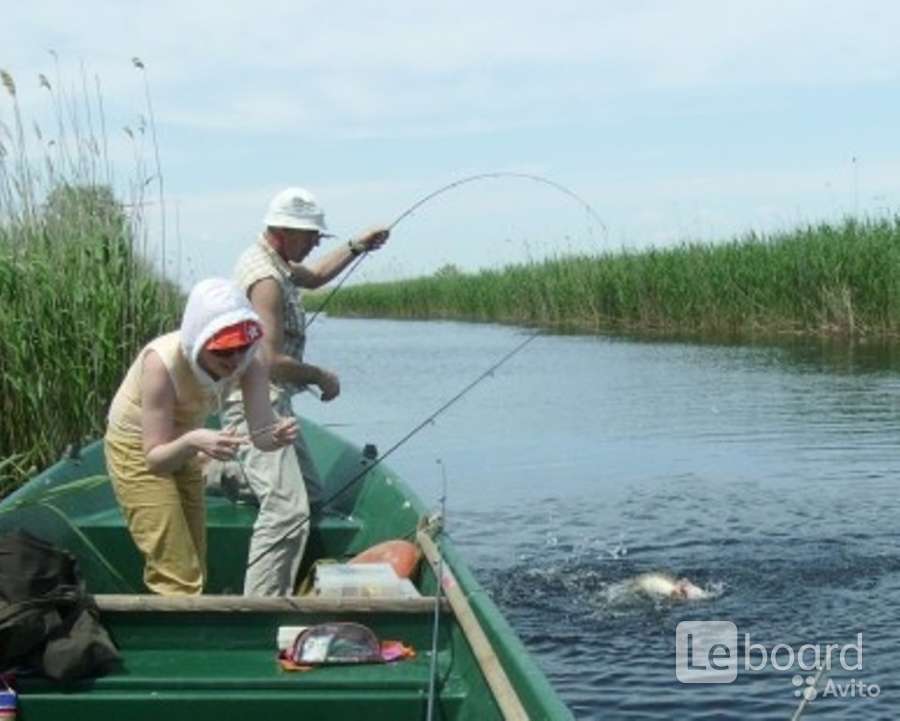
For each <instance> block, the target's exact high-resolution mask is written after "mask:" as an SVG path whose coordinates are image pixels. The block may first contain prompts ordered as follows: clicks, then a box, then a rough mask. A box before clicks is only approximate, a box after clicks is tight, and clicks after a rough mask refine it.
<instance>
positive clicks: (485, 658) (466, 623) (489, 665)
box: [416, 531, 528, 721]
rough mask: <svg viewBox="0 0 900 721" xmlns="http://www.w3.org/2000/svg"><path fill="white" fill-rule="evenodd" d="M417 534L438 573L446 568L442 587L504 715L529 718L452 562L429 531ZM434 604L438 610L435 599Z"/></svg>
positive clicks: (519, 719) (509, 719)
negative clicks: (451, 566)
mask: <svg viewBox="0 0 900 721" xmlns="http://www.w3.org/2000/svg"><path fill="white" fill-rule="evenodd" d="M416 538H417V540H418V542H419V546H421V547H422V551H423V552H424V553H425V558H427V559H428V563H430V564H431V567H432V569H434V574H435V576H437V575H438V567H439V566H440V567H441V569H442V572H443V578H442V579H441V588H443V589H444V593H445V594H446V595H447V599H448V600H449V601H450V607H451V608H452V609H453V613H454V614H455V615H456V620H457V621H458V622H459V625H460V627H461V628H462V630H463V633H464V634H465V636H466V639H467V640H468V642H469V646H471V647H472V653H473V654H474V655H475V659H476V660H477V661H478V665H479V666H480V667H481V671H482V673H483V674H484V677H485V679H486V680H487V682H488V686H490V688H491V691H492V692H493V694H494V698H495V699H496V700H497V705H498V706H500V711H501V713H502V714H503V718H504V719H506V720H507V721H528V713H527V712H526V711H525V707H524V706H523V705H522V702H521V701H520V700H519V696H518V694H517V693H516V690H515V689H514V688H513V685H512V683H510V680H509V677H508V676H507V675H506V671H504V670H503V665H502V664H501V663H500V659H499V658H497V654H496V653H494V648H493V647H492V646H491V642H490V640H489V639H488V637H487V636H486V635H485V633H484V630H483V629H482V628H481V624H480V623H479V622H478V618H477V617H476V616H475V612H474V611H473V610H472V606H471V605H470V604H469V599H467V598H466V595H465V594H464V593H463V591H462V589H461V588H460V587H459V584H458V583H457V582H456V577H455V576H454V575H453V571H452V570H451V569H450V566H448V565H447V564H446V563H443V564H441V562H440V561H441V556H440V551H439V550H438V547H437V545H436V544H435V542H434V541H432V540H431V537H430V536H429V535H428V534H427V533H424V532H422V531H419V533H418V534H417V535H416ZM431 608H432V610H434V600H433V599H432V606H431Z"/></svg>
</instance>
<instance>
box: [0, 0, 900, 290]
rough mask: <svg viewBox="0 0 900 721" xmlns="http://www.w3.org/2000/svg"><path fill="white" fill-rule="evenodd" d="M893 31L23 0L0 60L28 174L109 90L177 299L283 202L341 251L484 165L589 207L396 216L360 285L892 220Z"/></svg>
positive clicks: (753, 11) (228, 258)
mask: <svg viewBox="0 0 900 721" xmlns="http://www.w3.org/2000/svg"><path fill="white" fill-rule="evenodd" d="M898 28H900V4H897V3H894V2H882V1H881V0H857V2H849V1H848V2H830V1H828V0H818V1H815V2H813V1H806V0H778V1H770V0H752V1H747V2H743V1H740V0H735V1H732V2H723V1H722V0H717V1H707V0H696V1H692V0H683V1H681V2H676V1H675V0H671V1H669V2H655V1H650V0H648V1H641V0H635V1H634V2H611V1H594V2H588V1H576V0H554V1H553V2H534V1H529V0H516V2H509V1H507V0H496V1H493V2H471V1H469V0H458V1H457V2H453V3H447V2H426V3H423V2H421V1H419V2H409V1H408V0H392V1H391V2H362V1H354V0H347V1H346V2H333V1H332V2H308V1H304V0H293V1H292V2H289V3H287V2H268V3H250V2H244V1H243V0H234V1H230V2H227V3H222V2H210V1H209V0H190V1H189V2H183V1H182V2H171V1H168V0H159V1H157V2H152V3H148V2H141V3H136V2H128V1H121V2H111V1H110V2H96V1H92V0H86V1H85V2H81V3H71V2H68V1H67V2H50V1H49V0H35V1H34V2H30V3H18V4H14V3H7V4H6V7H5V8H4V13H3V20H2V24H0V69H3V70H5V71H7V72H8V73H10V75H11V76H12V77H13V78H14V80H15V82H16V86H17V102H18V108H19V112H20V113H21V116H22V117H23V119H24V124H25V128H26V135H27V137H28V142H29V149H30V153H31V154H32V156H34V157H38V156H40V152H42V146H41V143H44V144H46V143H48V142H49V141H50V140H52V139H53V138H54V128H55V121H54V119H53V117H54V116H53V105H52V102H51V101H52V97H57V98H59V97H62V95H67V96H68V97H69V99H70V101H69V104H68V106H67V107H76V108H77V107H78V105H79V103H78V98H80V97H81V93H82V92H83V91H82V89H83V87H84V86H87V88H88V92H89V94H90V95H91V97H95V95H96V93H95V88H96V87H97V86H98V85H99V87H100V88H101V92H100V95H101V97H102V106H103V112H102V120H103V122H102V126H103V127H104V128H105V131H106V132H105V134H102V136H103V138H104V143H105V145H106V147H107V148H108V155H109V165H110V167H111V179H112V182H113V185H114V187H115V188H116V192H117V194H118V195H119V196H120V197H121V198H123V200H126V201H127V200H129V199H134V198H135V197H136V196H135V191H134V188H135V187H140V186H144V183H146V185H145V186H144V190H143V193H141V194H140V199H141V201H142V202H143V203H144V205H143V209H144V214H145V219H146V227H147V233H148V236H149V242H148V254H150V255H151V256H152V257H153V259H154V261H155V262H157V263H160V264H162V263H163V255H162V252H163V251H162V238H163V227H165V239H166V242H165V262H164V265H165V268H166V271H167V273H168V274H169V275H171V276H173V277H177V278H178V279H179V280H180V281H181V282H182V284H184V285H185V286H188V285H190V283H192V282H194V281H196V280H198V279H199V278H202V277H205V276H209V275H226V276H227V275H230V274H231V272H232V268H233V264H234V261H235V260H236V258H237V256H238V255H239V254H240V252H241V251H242V250H243V248H244V247H246V246H247V245H248V244H249V243H251V242H252V241H253V239H254V238H255V237H256V235H257V234H258V233H259V231H260V229H261V220H262V217H263V214H264V212H265V208H266V205H267V203H268V201H269V199H270V198H271V196H272V195H274V194H275V193H276V192H277V191H278V190H280V189H282V188H284V187H286V186H292V185H298V186H303V187H306V188H308V189H309V190H311V191H312V192H313V193H314V194H316V196H317V197H318V198H319V200H320V202H321V204H322V205H323V207H324V209H325V212H326V218H327V221H328V223H329V226H330V227H331V228H332V229H333V230H334V231H335V232H336V233H337V234H338V235H339V237H340V238H342V239H343V238H348V237H351V236H352V235H354V234H356V233H358V232H360V231H362V230H364V229H366V228H368V227H372V226H375V225H379V224H385V225H387V224H390V223H392V222H393V221H394V220H395V219H396V218H398V217H399V216H400V215H401V214H402V213H403V212H404V211H405V210H407V209H408V208H409V207H410V206H412V205H413V204H414V203H415V202H417V201H418V200H420V199H421V198H423V197H425V196H426V195H428V194H429V193H431V192H432V191H434V190H436V189H438V188H441V187H442V186H444V185H447V184H449V183H453V182H454V181H457V180H459V179H461V178H465V177H467V176H470V175H474V174H480V173H489V172H508V173H521V174H530V175H538V176H541V177H545V178H547V179H549V180H551V181H553V182H555V183H558V184H560V185H562V186H564V187H565V188H567V189H569V190H570V191H571V192H572V193H574V194H575V195H577V196H578V197H579V198H581V199H583V201H584V202H585V203H587V204H589V205H590V207H591V208H592V209H593V210H594V212H595V213H596V218H595V217H594V216H592V215H590V214H588V213H587V212H586V211H585V209H584V207H583V206H582V205H581V204H580V203H579V202H577V201H575V200H574V199H573V198H572V197H570V196H569V195H567V194H565V193H563V192H560V191H559V190H556V189H554V188H553V187H551V186H549V185H546V184H542V183H536V182H533V181H528V180H525V179H521V178H503V179H493V180H485V181H479V182H472V183H469V184H466V185H463V186H460V187H458V188H455V189H453V190H451V191H448V192H446V193H444V194H442V195H440V196H439V197H437V198H435V199H434V200H432V201H429V202H428V203H426V204H425V205H423V206H422V207H421V208H420V209H419V210H418V211H417V212H416V213H415V214H413V215H411V216H409V217H408V218H405V219H404V220H403V221H402V222H401V223H400V224H398V225H397V226H396V228H395V229H394V232H393V235H392V238H391V240H390V241H389V243H388V245H387V246H386V247H385V248H384V249H383V250H381V251H379V252H378V253H376V254H373V255H372V256H371V257H370V258H369V259H367V261H366V263H364V264H363V265H362V266H361V267H360V271H359V272H358V273H357V274H356V277H355V278H354V282H358V281H367V280H384V279H391V278H398V277H408V276H412V275H418V274H423V273H430V272H433V271H434V270H435V269H437V268H439V267H441V266H443V265H445V264H447V263H452V264H454V265H456V266H458V267H460V268H462V269H466V270H474V269H477V268H482V267H493V266H498V265H503V264H506V263H515V262H523V261H527V260H535V259H540V258H543V257H547V256H554V255H561V254H566V253H572V252H592V253H593V252H604V251H619V250H622V249H630V250H639V249H642V248H647V247H650V246H656V247H662V246H669V245H672V244H677V243H683V242H694V241H709V242H715V241H720V240H727V239H730V238H732V237H734V236H740V235H744V234H746V233H748V232H750V231H757V232H764V233H765V232H775V231H778V230H784V229H789V228H792V227H796V226H798V225H803V224H807V223H817V222H820V221H835V220H839V219H840V218H842V217H844V216H846V215H848V214H855V215H865V216H882V215H885V214H893V213H896V212H897V211H898V207H900V192H898V178H900V142H898V138H897V129H898V128H900V92H898V91H900V44H898V43H897V42H896V35H897V29H898ZM51 51H52V52H51ZM134 57H138V58H140V60H141V61H142V63H143V65H144V69H143V70H141V69H139V68H136V67H135V66H134V64H133V63H132V58H134ZM40 73H43V74H44V75H45V76H46V77H47V78H48V79H49V81H50V83H51V85H52V86H53V89H54V90H53V92H54V94H55V95H51V93H49V92H48V91H47V89H46V88H43V87H41V86H40V84H39V74H40ZM148 96H149V100H150V105H149V106H148ZM81 106H82V110H80V111H74V112H79V113H80V120H79V122H80V123H81V125H82V127H88V126H89V124H91V123H92V124H93V125H92V126H93V127H94V128H95V133H98V134H101V133H100V130H99V128H100V113H99V112H98V108H97V103H96V102H94V103H93V107H94V110H93V113H92V116H91V118H90V119H88V118H87V117H85V111H84V107H86V103H84V102H82V103H81ZM57 107H58V106H57ZM151 107H152V111H153V112H152V116H151V113H150V108H151ZM69 112H73V111H69ZM13 113H14V108H13V105H12V100H11V98H10V97H9V95H8V93H6V92H4V91H3V90H2V89H0V122H3V123H5V125H6V126H7V127H12V126H13V122H14V115H13ZM141 117H143V118H144V124H145V128H146V129H145V132H144V133H143V134H141V133H140V131H139V130H138V128H139V127H140V126H141V120H140V118H141ZM151 117H152V121H153V122H152V123H150V119H151ZM34 123H37V124H38V127H39V128H40V129H41V134H42V137H43V140H40V141H39V140H37V137H36V133H35V131H34V127H33V126H34ZM126 127H127V128H128V129H129V130H130V131H131V132H132V134H133V135H135V136H136V138H137V140H131V139H130V138H129V136H128V135H127V134H126V132H125V130H124V129H123V128H126ZM154 131H155V137H156V143H155V148H156V149H158V154H159V161H160V163H159V164H160V167H161V170H162V179H163V191H164V195H163V199H164V202H163V204H162V205H161V204H160V203H159V201H158V197H159V190H160V189H159V187H158V183H159V181H158V178H157V177H156V176H155V171H156V159H155V151H154V143H153V132H154ZM0 133H2V129H0ZM0 141H2V135H0ZM597 218H599V219H600V220H597ZM339 242H341V241H340V240H334V241H326V242H325V243H324V244H323V248H324V249H328V248H330V247H334V246H335V244H337V243H339ZM320 252H321V251H320Z"/></svg>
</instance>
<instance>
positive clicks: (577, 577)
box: [297, 318, 900, 720]
mask: <svg viewBox="0 0 900 721" xmlns="http://www.w3.org/2000/svg"><path fill="white" fill-rule="evenodd" d="M527 332H528V331H523V330H521V329H515V328H508V327H498V326H485V325H473V324H461V323H441V322H428V323H423V322H393V321H373V320H341V319H331V318H322V319H319V320H318V321H317V322H316V324H315V325H314V326H313V327H312V328H311V329H310V341H309V344H308V349H309V353H308V355H309V359H310V361H311V362H314V363H319V364H321V365H324V366H326V367H329V368H331V369H333V370H335V371H337V372H338V373H339V375H340V377H341V383H342V394H341V396H340V398H339V399H337V400H336V401H333V402H332V403H329V404H321V403H319V402H318V401H317V400H315V399H313V398H312V397H311V396H309V395H304V396H301V397H300V399H299V401H298V403H297V406H298V410H299V411H300V412H301V413H304V414H306V415H308V416H309V417H311V418H313V419H315V420H317V421H319V422H322V423H325V424H329V425H330V426H331V427H333V428H334V430H336V431H337V432H339V433H341V434H343V435H344V436H346V437H348V438H350V439H352V440H354V441H356V442H358V443H364V442H372V443H375V444H376V445H377V446H378V448H379V450H382V451H383V450H386V449H387V448H389V447H391V446H392V445H393V444H394V443H395V442H396V441H397V440H399V439H400V438H402V437H403V436H404V435H405V434H406V433H407V432H409V431H410V430H411V429H412V428H413V427H415V426H416V425H417V424H418V423H420V422H421V421H422V420H424V419H425V418H427V417H428V416H429V415H430V414H432V413H433V412H434V411H435V410H436V409H437V408H439V407H440V406H441V405H442V404H443V403H444V402H446V401H447V400H449V399H450V398H451V397H453V395H454V394H456V393H457V392H458V391H460V390H461V389H462V388H464V387H465V386H466V385H467V384H468V383H469V382H471V381H472V380H474V379H475V378H477V377H478V376H479V375H480V374H481V373H482V372H484V371H485V370H486V369H487V368H488V367H490V366H491V365H492V364H493V363H494V362H496V361H497V360H498V359H499V358H501V357H502V356H503V355H504V354H505V353H507V352H508V351H509V350H510V349H512V348H513V347H515V345H516V343H518V342H520V341H521V340H522V338H523V337H524V336H523V334H524V333H527ZM898 369H900V354H896V350H892V349H890V348H884V347H869V346H858V345H857V346H855V347H852V348H848V347H847V346H846V344H844V345H840V344H838V345H822V344H820V343H819V342H818V341H812V342H810V341H804V342H793V343H791V344H785V345H772V344H768V345H759V346H747V345H726V344H721V343H720V344H712V343H710V344H700V343H684V342H664V341H656V342H646V341H635V340H628V339H623V338H613V337H603V336H558V335H557V336H553V335H548V336H541V337H539V338H537V339H536V340H535V341H534V342H532V343H530V344H529V345H528V346H527V347H526V348H525V350H523V351H522V352H521V353H520V354H518V355H517V356H516V357H514V358H513V359H512V360H510V361H509V362H508V363H507V364H506V365H504V366H503V367H502V368H500V369H499V370H498V371H497V372H496V373H495V374H494V375H493V376H492V377H490V378H488V379H487V380H485V381H484V382H482V383H481V384H480V385H478V386H477V387H476V388H475V389H474V390H472V391H471V392H470V393H468V394H467V395H466V396H465V398H464V399H462V400H461V401H460V402H459V403H457V404H455V405H454V406H453V407H452V408H451V409H450V410H448V411H447V412H446V413H445V414H443V415H442V416H440V417H439V418H438V420H437V422H436V423H435V424H433V425H429V426H427V427H426V428H425V429H424V430H423V431H422V432H420V433H419V434H417V435H416V436H415V437H414V438H413V439H412V440H410V441H409V442H408V443H406V444H405V445H404V446H403V447H402V448H400V449H399V450H398V451H397V452H396V453H394V454H393V455H392V456H391V458H390V459H389V461H388V463H389V464H390V465H391V466H392V467H393V468H394V469H395V470H396V471H397V472H398V473H399V474H400V475H401V476H403V477H404V478H405V479H406V480H407V481H408V482H409V483H410V485H411V486H412V487H413V488H414V489H415V490H416V492H417V493H418V494H419V495H420V496H421V497H422V499H423V500H424V501H425V502H426V503H427V504H429V505H434V504H436V503H437V499H438V498H439V496H440V493H441V491H440V489H441V476H442V472H441V466H440V465H439V464H438V460H440V461H441V462H442V464H443V468H444V470H445V472H446V475H447V479H448V493H447V495H448V500H447V509H448V510H447V526H448V531H449V533H450V534H451V536H452V537H453V538H454V540H455V541H456V543H457V545H458V546H459V547H460V549H461V550H462V552H463V555H464V556H465V557H466V559H467V560H468V561H469V563H470V566H471V568H472V569H473V571H474V572H475V574H476V576H477V577H478V578H479V580H480V581H481V583H482V584H483V585H484V586H485V587H486V588H487V589H488V591H489V592H490V593H491V595H492V596H493V598H494V599H495V601H496V602H497V604H498V605H499V606H500V607H501V609H502V610H503V611H504V613H505V614H506V615H507V617H508V619H509V620H510V622H511V623H512V625H513V627H514V628H515V629H516V631H517V632H518V633H519V635H520V636H521V638H522V639H523V641H524V642H525V645H526V646H527V647H528V648H529V649H530V650H531V652H532V653H533V654H534V656H535V658H536V659H537V661H538V663H539V664H540V665H541V667H542V668H543V669H544V671H545V672H546V673H547V675H548V677H549V678H550V680H551V682H552V683H553V685H554V686H555V687H556V688H557V690H558V691H559V693H560V695H561V697H562V698H563V700H564V701H565V702H566V703H567V704H568V705H569V707H570V708H571V709H572V711H573V713H574V714H575V715H576V717H578V718H584V719H591V718H598V719H599V718H604V719H620V718H633V719H660V720H662V719H670V718H679V719H746V718H754V719H788V718H790V716H791V714H792V713H793V711H794V709H795V708H796V706H797V704H798V703H799V701H800V699H799V695H800V693H801V688H798V687H797V686H796V685H795V684H796V683H803V684H804V686H803V687H804V688H805V684H806V683H807V678H808V676H810V674H807V673H805V672H803V670H802V669H800V668H799V667H798V666H797V664H796V661H795V664H794V667H793V668H791V669H788V670H776V669H774V668H772V667H771V664H770V665H769V666H768V667H766V668H763V669H761V670H758V671H747V670H744V668H743V664H744V661H743V658H744V656H743V654H744V652H745V650H746V649H745V647H744V638H745V634H749V641H750V643H751V644H759V645H760V646H762V647H765V648H766V649H767V650H770V649H772V648H773V647H774V646H776V645H777V644H787V646H789V647H790V648H791V649H792V650H795V651H796V650H799V649H800V647H801V646H803V645H804V644H819V645H820V646H821V647H822V648H823V653H824V647H825V646H826V644H829V643H838V644H855V643H856V641H857V639H858V637H857V634H858V633H862V634H863V658H862V662H861V663H862V669H855V668H851V669H849V670H844V669H842V668H841V667H840V664H839V663H838V662H835V667H834V668H833V669H832V671H831V672H830V673H829V674H827V675H825V676H823V677H822V678H821V679H820V680H819V690H818V695H817V697H816V698H815V699H814V700H813V701H812V703H811V704H810V705H809V707H808V708H807V711H806V715H805V716H804V718H807V717H808V718H832V719H835V718H867V719H868V718H872V719H881V718H883V719H893V718H897V717H898V716H900V684H898V679H900V645H898V643H897V638H898V636H900V625H898V620H900V531H898V527H900V524H898V521H900V501H898V499H900V488H898V485H897V479H898V478H900V447H898V442H900V418H898V398H900V375H898ZM650 570H666V571H670V572H672V573H674V574H676V575H679V576H687V577H689V578H691V579H692V580H693V581H694V582H695V583H697V584H698V585H701V586H702V587H704V588H707V589H709V590H710V591H711V592H712V596H713V598H712V599H710V600H708V601H702V602H695V603H689V604H675V603H670V602H667V601H659V600H651V599H646V598H640V597H635V596H633V595H628V594H622V593H621V592H620V591H621V589H622V587H623V582H625V581H626V580H627V579H629V578H631V577H633V576H634V575H636V574H638V573H642V572H645V571H650ZM712 619H716V620H726V621H730V622H732V623H734V624H735V625H736V626H737V629H738V638H739V649H738V656H739V663H738V676H737V680H736V681H734V682H733V683H721V684H715V685H713V684H684V683H680V682H679V681H678V680H677V679H676V675H675V628H676V625H677V624H678V623H679V622H681V621H706V620H712ZM787 653H788V650H787V649H785V648H782V649H781V651H780V652H779V656H778V658H777V660H778V663H779V665H781V666H785V665H786V662H787V660H788V657H787ZM806 653H807V654H811V653H812V651H811V650H810V651H807V652H806ZM807 658H811V656H809V655H808V656H807ZM846 660H847V662H848V664H847V665H848V666H855V665H857V664H858V659H857V657H856V655H855V652H850V651H848V653H847V655H846ZM750 661H751V663H754V664H755V665H761V664H760V651H759V647H751V653H750ZM797 674H799V675H797ZM829 681H830V682H831V685H830V686H829ZM861 686H863V687H864V690H863V691H861V690H860V688H861ZM828 689H830V691H829V690H828ZM841 690H843V691H844V696H843V697H842V696H841V695H840V691H841ZM876 690H877V691H878V692H879V695H878V696H877V697H871V694H872V693H874V692H875V691H876ZM826 691H828V692H827V693H826ZM861 693H866V694H867V695H866V697H862V696H861Z"/></svg>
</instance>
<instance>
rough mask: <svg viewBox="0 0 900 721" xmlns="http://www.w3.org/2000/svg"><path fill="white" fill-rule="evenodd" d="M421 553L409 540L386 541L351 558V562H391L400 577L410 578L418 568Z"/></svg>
mask: <svg viewBox="0 0 900 721" xmlns="http://www.w3.org/2000/svg"><path fill="white" fill-rule="evenodd" d="M420 557H421V553H420V551H419V548H418V546H416V544H414V543H410V542H409V541H402V540H399V539H398V540H395V541H384V542H383V543H378V544H376V545H374V546H372V547H370V548H367V549H366V550H365V551H363V552H362V553H359V554H357V555H356V556H354V557H353V558H351V559H350V561H349V562H350V563H390V564H391V565H392V566H393V567H394V571H395V572H396V573H397V576H398V577H400V578H409V577H410V576H412V574H413V573H414V572H415V570H416V566H417V565H418V563H419V558H420Z"/></svg>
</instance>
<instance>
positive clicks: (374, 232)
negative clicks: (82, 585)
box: [352, 228, 391, 252]
mask: <svg viewBox="0 0 900 721" xmlns="http://www.w3.org/2000/svg"><path fill="white" fill-rule="evenodd" d="M390 234H391V231H390V230H388V229H387V228H372V229H371V230H367V231H366V232H365V233H363V234H362V235H361V236H359V237H358V238H357V239H356V240H354V241H352V244H353V245H355V246H357V247H361V248H362V249H363V250H365V251H366V252H371V251H373V250H378V249H379V248H380V247H381V246H382V245H384V244H385V242H387V239H388V237H389V236H390Z"/></svg>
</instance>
